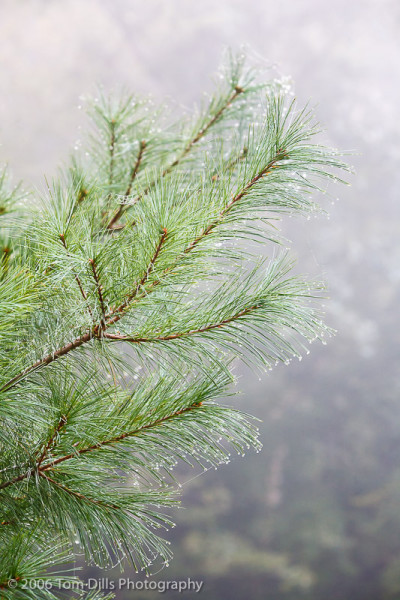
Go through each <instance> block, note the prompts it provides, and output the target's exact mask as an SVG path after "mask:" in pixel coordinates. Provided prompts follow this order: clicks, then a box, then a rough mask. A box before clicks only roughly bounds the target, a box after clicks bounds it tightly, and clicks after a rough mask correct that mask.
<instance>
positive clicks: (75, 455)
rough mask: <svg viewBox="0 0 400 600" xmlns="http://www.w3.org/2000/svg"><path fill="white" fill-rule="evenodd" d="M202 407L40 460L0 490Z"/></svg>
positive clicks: (193, 406)
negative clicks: (72, 451)
mask: <svg viewBox="0 0 400 600" xmlns="http://www.w3.org/2000/svg"><path fill="white" fill-rule="evenodd" d="M200 406H201V402H197V403H195V404H193V405H191V406H188V407H186V408H183V409H181V410H179V411H176V412H175V413H173V414H170V415H168V416H166V417H163V418H161V419H157V420H156V421H153V422H152V423H149V424H148V425H144V426H142V427H140V428H138V429H133V430H132V431H127V432H125V433H123V434H121V435H119V436H116V437H114V438H110V439H109V440H104V441H102V442H99V443H98V444H92V445H90V446H87V447H86V448H81V449H76V451H75V452H74V453H71V454H67V455H66V456H60V457H59V458H56V459H54V460H52V461H51V462H50V463H45V464H43V459H42V460H39V461H38V463H37V464H36V466H35V468H34V469H33V470H32V471H31V470H30V471H28V472H26V473H23V474H22V475H19V476H18V477H14V478H13V479H10V480H9V481H5V482H3V483H2V484H0V489H6V488H8V487H10V486H12V485H14V484H16V483H19V482H20V481H24V480H25V479H27V478H28V477H30V476H31V474H32V472H38V474H39V475H42V476H43V475H44V474H45V472H47V471H49V470H53V469H54V467H56V466H57V465H59V464H60V463H63V462H65V461H68V460H72V459H77V458H78V457H79V456H81V455H83V454H87V453H88V452H95V451H98V450H101V448H103V447H105V446H112V445H114V444H118V443H119V442H121V441H123V440H124V439H126V438H129V437H134V436H136V435H138V434H140V433H142V432H144V431H146V430H149V429H153V428H155V427H157V426H159V425H162V424H163V423H166V422H167V421H170V420H171V419H174V418H176V417H177V416H179V415H182V414H185V413H188V412H190V411H192V410H194V409H197V408H199V407H200ZM46 477H48V476H47V475H46Z"/></svg>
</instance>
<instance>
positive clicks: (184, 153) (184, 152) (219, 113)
mask: <svg viewBox="0 0 400 600" xmlns="http://www.w3.org/2000/svg"><path fill="white" fill-rule="evenodd" d="M244 91H245V90H244V89H243V88H242V87H240V86H236V87H235V89H234V91H233V93H232V94H231V96H230V97H229V98H228V99H227V101H226V102H225V103H224V104H223V105H222V106H221V107H220V109H219V110H218V111H217V113H216V114H215V115H214V116H213V117H212V118H211V119H210V120H209V121H208V122H207V123H206V124H205V125H204V126H203V127H202V128H201V129H199V131H198V132H197V133H196V134H195V135H194V137H193V138H192V139H191V140H190V141H189V142H188V143H187V144H186V146H185V148H184V149H183V150H182V152H181V153H180V155H179V156H178V157H177V158H176V159H175V160H174V161H172V163H170V164H169V165H168V166H167V167H166V168H165V169H164V170H163V171H162V173H161V177H165V176H166V175H169V174H170V173H171V172H172V171H173V170H174V169H175V167H177V166H178V165H179V164H180V163H181V162H182V161H183V159H184V158H185V157H186V156H187V155H188V154H189V153H190V151H191V150H192V149H193V148H194V146H196V144H197V143H198V142H199V141H200V140H201V139H203V137H204V136H205V135H206V133H207V132H208V131H209V129H211V127H212V126H213V125H215V123H218V121H219V120H220V119H221V117H222V115H223V114H224V112H225V111H226V110H227V109H228V108H229V107H230V106H231V104H232V102H234V101H235V100H236V99H237V98H238V96H240V94H243V93H244ZM156 183H157V179H153V181H152V182H151V183H150V184H149V185H148V186H147V187H146V188H145V189H144V190H143V192H142V193H141V194H140V195H139V196H137V197H136V198H135V199H134V200H133V201H132V202H131V203H130V204H121V205H120V206H119V208H118V210H117V211H116V212H115V213H114V215H113V217H112V218H111V220H110V222H109V223H108V225H107V228H108V229H113V228H115V225H116V223H117V221H118V220H119V219H120V218H121V216H122V214H123V213H124V212H125V211H126V210H127V208H130V207H131V206H134V205H135V204H137V202H139V201H140V200H142V198H143V197H144V196H146V195H147V194H148V193H149V192H150V191H151V190H152V189H153V188H154V186H155V185H156Z"/></svg>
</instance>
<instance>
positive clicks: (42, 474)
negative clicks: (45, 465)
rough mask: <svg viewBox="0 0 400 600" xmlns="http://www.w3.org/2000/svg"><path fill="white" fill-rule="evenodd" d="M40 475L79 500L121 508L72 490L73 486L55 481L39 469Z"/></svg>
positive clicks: (106, 506)
mask: <svg viewBox="0 0 400 600" xmlns="http://www.w3.org/2000/svg"><path fill="white" fill-rule="evenodd" d="M39 475H40V477H43V478H44V479H46V481H48V482H49V483H51V484H52V485H54V486H56V487H58V488H59V489H60V490H63V491H64V492H67V494H70V496H74V497H75V498H78V499H79V500H83V501H84V502H88V503H89V504H96V506H104V507H105V508H113V509H117V510H118V509H119V506H117V505H116V504H108V503H107V502H102V501H101V500H94V499H93V498H88V497H87V496H85V495H84V494H81V493H80V492H76V491H75V490H71V488H69V487H67V486H66V485H63V484H62V483H59V482H58V481H55V480H54V479H52V478H51V477H49V476H48V475H45V473H43V471H39Z"/></svg>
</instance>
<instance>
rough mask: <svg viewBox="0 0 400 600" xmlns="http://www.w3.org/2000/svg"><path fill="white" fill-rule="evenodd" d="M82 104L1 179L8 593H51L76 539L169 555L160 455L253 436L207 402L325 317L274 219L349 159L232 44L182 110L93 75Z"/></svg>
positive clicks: (189, 457)
mask: <svg viewBox="0 0 400 600" xmlns="http://www.w3.org/2000/svg"><path fill="white" fill-rule="evenodd" d="M89 114H90V118H91V126H90V128H89V131H88V135H87V137H86V139H85V142H84V144H83V146H84V147H83V149H82V151H81V152H80V153H79V157H78V158H77V155H75V156H74V158H73V159H71V161H70V165H69V166H68V167H67V168H65V169H64V170H63V171H61V172H60V174H59V176H58V177H57V178H56V179H54V181H52V182H50V183H47V185H46V189H45V190H44V191H43V193H39V192H35V193H34V194H31V195H27V194H25V193H24V192H23V190H21V189H20V188H15V189H13V188H12V187H11V186H10V184H9V183H8V179H7V174H6V172H5V171H4V172H3V175H2V177H1V180H0V223H1V236H0V250H1V263H0V282H1V287H0V315H1V317H0V362H1V374H0V422H1V429H0V447H1V454H0V499H1V508H0V547H1V552H0V593H1V597H2V598H7V599H8V598H35V599H37V598H47V599H49V598H57V597H59V594H60V590H59V589H58V588H59V587H60V582H61V584H62V585H64V584H65V585H67V584H71V582H72V581H76V578H75V575H71V574H70V572H68V571H65V568H64V567H63V568H62V570H61V571H60V572H58V571H57V569H61V567H62V565H65V564H66V563H68V561H71V560H73V556H74V553H76V552H77V551H80V552H82V553H84V555H85V557H86V560H87V561H88V562H94V563H96V564H98V565H101V566H103V567H107V566H109V565H111V564H113V563H114V562H116V561H121V564H127V563H130V564H132V565H133V566H134V567H135V568H136V569H149V568H150V565H151V564H152V562H153V561H154V560H156V559H157V560H159V561H160V560H161V561H162V562H164V563H165V564H168V561H169V560H170V558H171V550H170V547H169V545H168V542H167V541H166V540H165V539H164V534H163V529H166V528H168V527H169V526H170V525H171V521H170V518H169V517H168V515H167V514H164V511H165V509H168V507H171V506H174V505H175V504H176V503H177V501H178V496H177V491H178V490H179V483H178V482H177V481H176V479H175V476H174V475H173V472H174V467H175V466H176V465H177V464H178V463H179V462H181V461H185V462H186V463H189V464H192V465H198V466H200V468H207V467H209V466H210V465H212V466H215V467H217V466H218V465H220V464H221V463H224V462H227V461H229V456H230V453H231V452H237V453H238V454H243V453H244V452H245V451H246V450H247V449H248V448H250V447H253V448H256V449H259V448H260V444H259V442H258V440H257V428H256V424H255V421H254V419H253V418H252V417H250V416H248V415H246V414H243V413H241V412H239V411H237V410H235V409H233V408H230V407H227V406H223V405H222V404H221V403H220V399H221V397H226V396H227V394H229V393H232V389H233V385H234V383H235V381H234V376H233V374H232V373H233V370H234V366H235V359H240V360H242V361H244V362H245V363H246V364H248V365H251V366H252V367H254V368H255V369H258V368H261V369H263V370H268V369H270V368H272V367H273V365H274V364H276V363H277V362H278V361H283V362H284V363H288V362H289V361H290V360H291V359H292V357H293V356H298V357H301V355H302V353H303V352H308V350H307V346H308V344H307V343H306V342H307V341H308V340H309V341H312V340H314V339H317V338H319V339H321V338H322V337H323V336H326V335H328V334H329V328H327V327H326V326H325V325H324V324H323V322H322V321H321V319H320V316H319V314H318V310H317V309H316V307H315V302H314V299H315V298H317V297H318V296H319V292H320V290H321V286H319V285H318V284H314V283H312V282H308V281H306V280H305V279H303V278H300V277H297V276H294V275H293V273H292V267H293V262H292V260H291V259H290V258H289V257H288V255H287V252H284V253H282V252H280V251H279V245H280V244H282V239H281V237H280V236H279V231H278V228H277V222H278V220H279V219H280V217H281V215H283V214H285V213H286V214H292V213H299V214H302V215H307V214H309V213H310V212H311V211H315V210H316V209H317V206H316V205H315V204H314V202H313V200H312V194H313V193H314V192H318V191H319V190H321V182H323V181H324V180H327V179H328V178H329V179H331V180H338V177H337V174H335V171H336V170H337V169H346V168H347V167H346V165H345V164H344V163H343V162H342V160H341V159H340V155H339V153H338V152H337V151H334V150H331V149H327V148H324V147H322V146H320V145H318V144H316V143H315V142H314V137H315V135H316V134H317V133H318V131H319V130H318V127H317V126H316V125H315V123H314V118H313V115H312V113H311V112H310V111H309V110H308V109H307V108H306V109H304V110H299V109H298V108H297V107H296V104H295V102H294V101H293V100H291V99H290V97H288V94H287V90H286V89H285V86H284V85H282V83H280V82H279V81H268V82H267V83H265V82H263V80H262V74H260V72H258V71H257V70H255V69H249V68H247V67H246V66H245V61H244V57H243V56H237V57H232V56H230V57H228V59H227V61H226V63H225V67H224V69H223V70H221V72H220V74H219V78H218V79H217V84H216V89H215V92H214V93H213V95H211V96H210V97H208V98H207V99H206V101H205V102H204V103H203V105H202V106H201V107H200V108H199V109H198V111H197V112H196V113H195V114H194V115H193V114H188V115H186V116H184V117H180V118H179V119H178V120H177V121H175V120H174V116H173V115H172V116H171V110H170V108H169V107H168V106H162V107H161V108H159V107H156V106H154V104H153V103H152V101H151V100H150V99H140V98H137V97H134V96H130V95H127V94H119V95H113V96H107V95H106V94H104V93H102V92H101V93H99V97H98V98H95V99H94V100H93V101H92V103H91V105H90V110H89ZM268 246H269V247H270V249H271V253H272V257H270V258H265V253H266V248H267V247H268ZM274 248H277V249H278V250H274ZM167 512H168V511H167ZM39 579H40V580H41V581H42V582H43V581H44V582H45V584H46V585H45V586H44V589H34V588H35V585H34V584H35V582H37V581H38V580H39ZM10 581H11V585H10ZM55 582H57V585H56V583H55ZM24 584H25V585H24ZM62 585H61V587H62ZM24 587H25V588H27V589H23V588H24ZM42 587H43V586H42ZM88 597H89V596H88ZM90 597H91V598H95V597H96V598H97V597H98V596H93V595H92V596H90Z"/></svg>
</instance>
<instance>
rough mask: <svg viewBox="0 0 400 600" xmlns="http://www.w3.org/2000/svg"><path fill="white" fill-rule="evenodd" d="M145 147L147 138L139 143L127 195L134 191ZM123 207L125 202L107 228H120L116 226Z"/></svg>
mask: <svg viewBox="0 0 400 600" xmlns="http://www.w3.org/2000/svg"><path fill="white" fill-rule="evenodd" d="M145 148H146V142H145V140H142V141H141V142H140V145H139V153H138V155H137V158H136V161H135V164H134V165H133V167H132V169H131V173H130V177H129V183H128V187H127V188H126V191H125V196H129V195H130V193H131V191H132V185H133V182H134V181H135V178H136V175H137V174H138V171H139V168H140V164H141V162H142V159H143V153H144V150H145ZM123 207H124V204H120V206H119V208H118V210H117V211H116V212H115V213H114V216H113V217H112V218H111V220H110V221H109V223H108V225H107V229H117V228H118V226H116V222H117V221H118V220H119V218H120V216H121V215H122V213H123V211H124V208H123Z"/></svg>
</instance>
